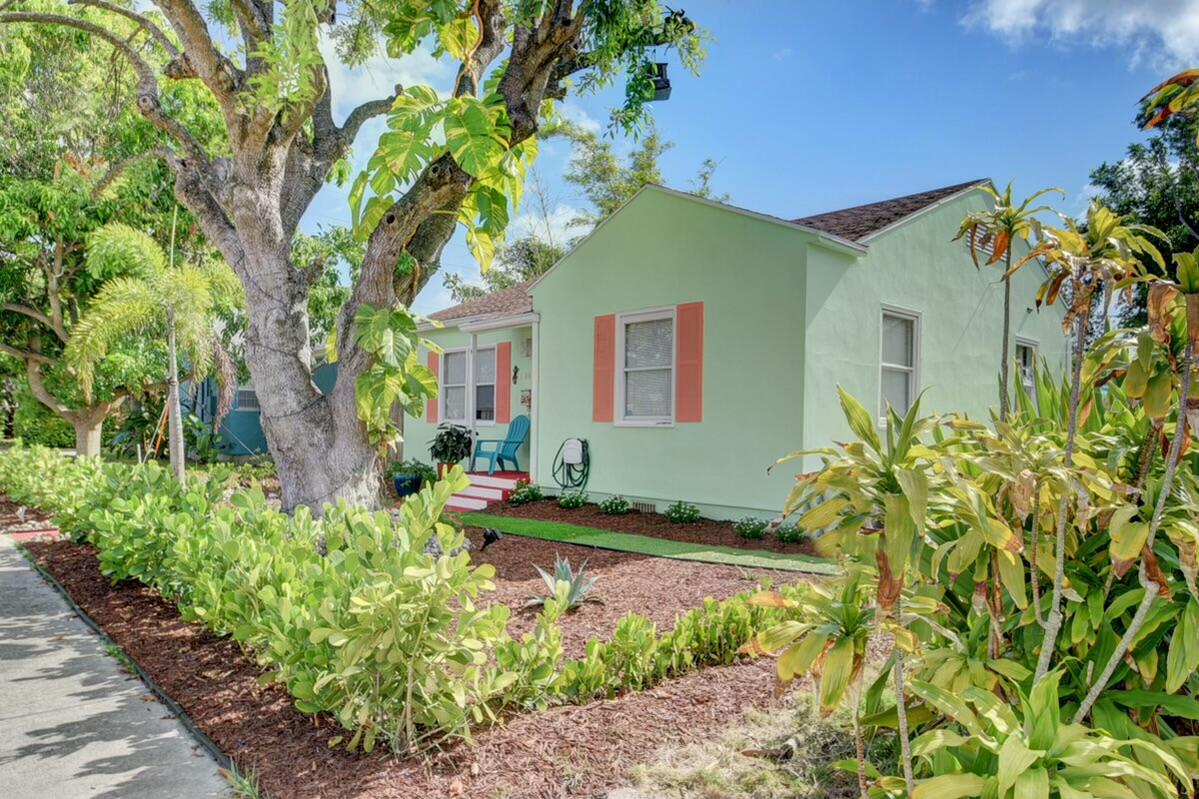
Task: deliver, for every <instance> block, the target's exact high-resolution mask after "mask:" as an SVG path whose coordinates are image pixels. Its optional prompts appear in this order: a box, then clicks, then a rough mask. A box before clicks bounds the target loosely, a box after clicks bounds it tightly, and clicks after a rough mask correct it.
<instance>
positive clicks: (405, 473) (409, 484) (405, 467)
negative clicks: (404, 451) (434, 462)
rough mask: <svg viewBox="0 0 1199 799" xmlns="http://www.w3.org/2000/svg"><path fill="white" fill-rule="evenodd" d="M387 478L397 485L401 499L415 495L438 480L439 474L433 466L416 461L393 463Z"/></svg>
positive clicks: (397, 494) (388, 470)
mask: <svg viewBox="0 0 1199 799" xmlns="http://www.w3.org/2000/svg"><path fill="white" fill-rule="evenodd" d="M387 476H388V477H390V478H391V480H392V482H393V483H394V484H395V488H396V496H400V497H406V496H408V495H409V494H415V493H416V492H417V491H420V490H421V487H423V486H424V484H425V483H432V482H434V481H435V480H437V472H436V471H435V470H434V469H433V467H432V466H430V465H428V464H427V463H421V462H420V461H418V460H415V459H412V460H406V461H402V462H400V461H397V462H396V463H393V464H392V465H391V466H390V467H389V468H388V469H387Z"/></svg>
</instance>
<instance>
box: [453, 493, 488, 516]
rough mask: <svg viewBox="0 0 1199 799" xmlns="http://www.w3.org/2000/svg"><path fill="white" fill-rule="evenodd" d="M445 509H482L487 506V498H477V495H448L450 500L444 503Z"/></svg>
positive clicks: (458, 510)
mask: <svg viewBox="0 0 1199 799" xmlns="http://www.w3.org/2000/svg"><path fill="white" fill-rule="evenodd" d="M445 507H446V510H451V511H457V512H462V511H470V510H483V509H484V508H486V507H487V500H485V499H479V498H478V497H467V496H463V495H462V494H455V495H454V496H452V497H450V501H449V502H447V503H445Z"/></svg>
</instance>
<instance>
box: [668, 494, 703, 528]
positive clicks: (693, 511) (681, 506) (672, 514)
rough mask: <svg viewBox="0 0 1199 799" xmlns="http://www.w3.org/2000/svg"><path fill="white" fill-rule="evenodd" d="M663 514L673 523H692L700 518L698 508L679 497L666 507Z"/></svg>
mask: <svg viewBox="0 0 1199 799" xmlns="http://www.w3.org/2000/svg"><path fill="white" fill-rule="evenodd" d="M664 515H665V516H666V518H667V519H670V520H671V521H672V522H674V523H675V524H694V523H695V522H698V521H699V520H700V515H699V508H697V507H695V506H694V505H692V504H690V503H688V502H683V501H682V500H681V499H680V500H679V501H678V502H676V503H674V504H673V505H671V506H670V507H669V508H667V509H666V513H665V514H664Z"/></svg>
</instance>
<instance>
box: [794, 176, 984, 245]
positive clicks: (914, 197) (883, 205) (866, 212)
mask: <svg viewBox="0 0 1199 799" xmlns="http://www.w3.org/2000/svg"><path fill="white" fill-rule="evenodd" d="M986 182H987V179H986V178H980V179H979V180H970V181H966V182H965V183H956V184H954V185H952V186H943V187H941V188H939V189H930V190H929V191H922V192H918V193H916V194H908V195H905V196H903V197H894V198H892V199H890V200H882V201H880V202H876V203H867V204H866V205H855V206H853V207H851V208H842V209H840V210H837V211H828V212H826V213H823V214H814V215H813V216H804V217H800V218H799V219H793V220H791V221H792V222H795V223H796V224H797V225H807V226H808V227H813V228H816V229H817V230H821V231H823V232H825V233H831V234H832V235H834V236H840V237H841V238H843V239H850V240H852V241H859V240H861V239H863V238H865V237H866V236H869V235H870V234H871V233H876V232H878V231H880V230H882V229H883V228H885V227H887V226H888V225H891V224H894V223H895V222H898V221H899V220H901V219H903V218H904V217H906V216H911V215H912V214H914V213H916V212H917V211H920V210H922V209H924V208H927V207H928V206H930V205H933V204H934V203H937V202H939V201H941V200H943V199H945V198H946V197H951V196H953V195H954V194H957V193H958V192H960V191H964V190H966V189H968V188H970V187H971V186H978V185H980V184H982V183H986Z"/></svg>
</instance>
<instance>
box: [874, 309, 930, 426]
mask: <svg viewBox="0 0 1199 799" xmlns="http://www.w3.org/2000/svg"><path fill="white" fill-rule="evenodd" d="M919 325H920V317H918V316H917V315H915V314H912V313H907V312H904V311H899V310H892V309H889V308H888V309H884V310H883V327H882V348H881V357H880V359H879V385H880V387H881V391H880V394H881V398H880V402H879V418H880V419H886V418H887V406H888V405H889V406H891V407H892V408H894V409H895V412H896V413H898V414H899V415H900V416H903V415H904V414H905V413H907V412H908V409H909V408H911V407H912V403H913V402H914V401H915V399H916V394H917V393H918V392H919V390H920V388H919V386H920V379H919V374H918V365H919V346H920V345H919V336H920V328H919Z"/></svg>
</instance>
